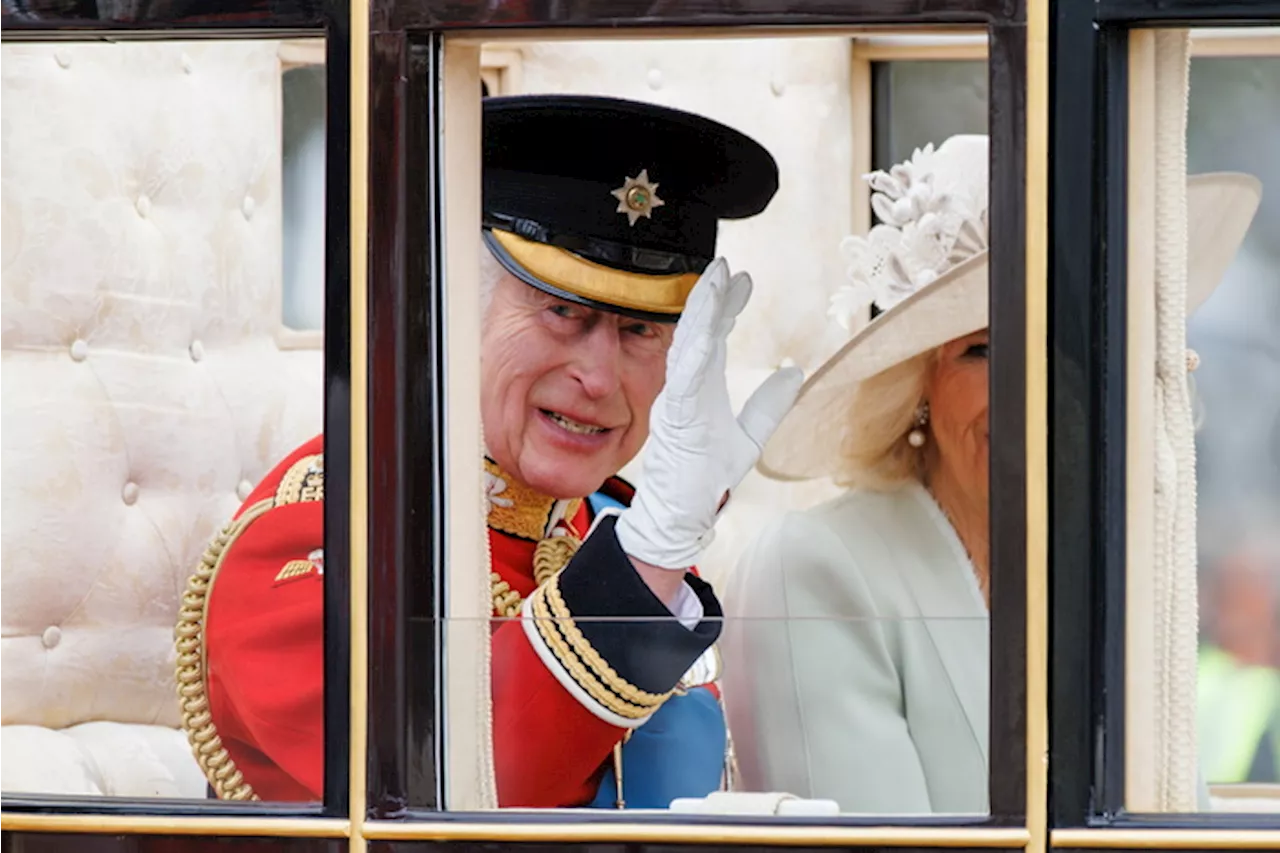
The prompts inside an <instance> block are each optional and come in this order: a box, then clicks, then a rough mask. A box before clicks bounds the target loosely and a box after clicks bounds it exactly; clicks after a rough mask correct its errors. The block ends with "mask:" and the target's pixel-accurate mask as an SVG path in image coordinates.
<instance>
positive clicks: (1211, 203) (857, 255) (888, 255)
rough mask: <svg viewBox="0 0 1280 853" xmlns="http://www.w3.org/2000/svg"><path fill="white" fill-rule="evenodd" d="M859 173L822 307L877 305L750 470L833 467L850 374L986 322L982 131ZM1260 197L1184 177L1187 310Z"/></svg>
mask: <svg viewBox="0 0 1280 853" xmlns="http://www.w3.org/2000/svg"><path fill="white" fill-rule="evenodd" d="M867 181H868V183H870V185H871V188H872V190H873V194H872V197H871V204H872V209H873V211H874V212H875V215H876V218H877V219H879V220H880V224H878V225H876V226H875V227H873V228H872V229H871V231H870V233H868V234H867V236H865V237H847V238H845V240H844V242H843V243H842V244H841V247H840V248H841V250H842V251H843V253H844V254H845V257H846V259H847V260H848V262H849V270H848V273H849V278H850V281H851V284H847V285H844V286H843V287H841V288H840V290H839V291H838V292H837V293H836V295H835V296H834V297H833V298H832V300H831V309H830V311H829V314H830V315H831V316H832V317H834V318H835V319H836V320H837V321H838V322H840V323H841V324H842V325H844V326H845V328H848V327H849V325H850V322H851V320H852V319H853V318H854V317H856V316H865V315H863V314H862V312H864V311H866V310H867V308H868V306H869V305H871V304H872V303H874V304H875V306H876V308H878V309H879V310H880V311H882V312H884V313H882V314H880V315H879V316H877V317H876V318H875V319H874V320H872V321H871V322H870V323H868V324H867V325H866V326H865V327H864V328H862V329H861V330H860V331H859V332H858V333H857V334H855V335H854V336H853V337H852V338H851V339H850V340H849V342H848V343H847V344H845V345H844V346H843V347H841V348H840V349H839V350H838V351H837V352H836V353H835V355H833V356H831V358H829V359H827V361H826V363H825V364H823V365H822V367H820V368H818V370H817V371H816V372H815V373H814V374H813V375H812V376H810V377H809V379H808V381H806V382H805V384H804V387H803V388H802V389H801V391H800V397H799V399H798V400H797V401H796V405H795V407H794V408H793V409H792V410H791V412H790V413H789V414H788V415H787V417H786V419H785V420H783V422H782V425H781V426H780V427H779V428H778V430H777V431H776V432H775V433H774V434H773V437H772V439H771V440H770V441H769V443H768V445H766V447H765V449H764V452H763V453H762V454H761V457H760V462H759V464H758V466H757V467H758V468H759V470H760V472H761V473H762V474H764V475H765V476H767V477H771V478H773V479H776V480H807V479H810V478H812V477H820V476H823V475H826V474H829V473H831V472H832V471H833V470H834V469H835V468H836V467H837V462H836V460H837V458H838V455H839V453H840V451H841V448H840V442H841V440H842V438H843V436H845V435H846V434H847V432H848V425H849V423H850V421H851V419H853V418H856V417H857V413H856V412H854V411H852V409H851V406H852V403H853V398H854V392H855V390H856V385H857V384H858V383H859V382H862V381H864V380H866V379H869V378H871V377H873V376H875V375H877V374H879V373H881V372H883V371H885V370H887V369H889V368H890V367H893V366H894V365H897V364H901V363H902V362H904V361H906V360H908V359H910V358H912V357H914V356H917V355H920V354H921V353H924V352H928V351H929V350H932V349H934V348H935V347H938V346H941V345H942V344H944V343H946V342H947V341H951V340H954V339H956V338H959V337H963V336H965V335H968V334H972V333H973V332H977V331H980V330H982V329H985V328H987V325H988V319H987V307H988V297H987V254H988V251H987V250H988V242H987V137H986V136H977V135H965V136H953V137H951V138H949V139H947V140H946V141H945V142H943V143H942V144H941V145H940V146H938V148H937V149H936V150H935V149H934V148H933V145H932V144H930V145H928V146H926V147H925V148H922V149H917V150H916V152H915V153H914V154H913V155H912V157H911V159H910V160H908V161H906V162H904V163H899V164H898V165H896V166H894V167H893V168H892V169H890V170H889V171H888V172H887V173H886V172H875V173H873V174H871V175H868V176H867ZM1261 198H1262V185H1261V183H1260V182H1259V181H1258V179H1257V178H1255V177H1253V176H1252V175H1245V174H1239V173H1226V172H1222V173H1213V174H1204V175H1193V176H1191V177H1190V178H1188V179H1187V218H1188V223H1187V235H1188V245H1187V313H1188V314H1190V313H1191V312H1193V311H1195V309H1196V308H1198V307H1200V305H1201V304H1202V303H1203V302H1204V301H1205V300H1206V299H1208V298H1209V295H1210V294H1211V293H1213V290H1214V288H1216V287H1217V286H1218V282H1219V281H1221V279H1222V276H1223V274H1224V273H1225V272H1226V270H1227V267H1228V266H1229V265H1230V263H1231V260H1232V258H1233V257H1235V254H1236V251H1237V250H1238V249H1239V248H1240V244H1241V242H1243V240H1244V236H1245V233H1246V232H1247V231H1248V230H1249V224H1250V223H1251V222H1252V221H1253V216H1254V213H1256V212H1257V209H1258V204H1259V202H1260V200H1261Z"/></svg>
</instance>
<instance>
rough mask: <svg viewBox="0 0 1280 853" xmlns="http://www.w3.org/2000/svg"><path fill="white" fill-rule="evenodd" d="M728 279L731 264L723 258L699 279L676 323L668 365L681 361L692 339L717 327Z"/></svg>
mask: <svg viewBox="0 0 1280 853" xmlns="http://www.w3.org/2000/svg"><path fill="white" fill-rule="evenodd" d="M728 278H729V264H728V263H727V262H726V261H725V259H724V258H716V259H715V260H714V261H712V262H711V263H710V264H709V265H708V266H707V268H706V270H704V271H703V273H702V275H701V276H700V277H699V278H698V283H697V284H695V285H694V286H693V290H692V291H691V292H690V293H689V298H688V299H687V300H686V301H685V305H684V310H683V311H681V312H680V320H679V321H678V322H677V323H676V331H675V335H674V336H673V337H672V339H671V351H670V353H669V355H668V364H672V363H674V362H678V361H679V359H680V355H681V353H682V352H683V351H684V350H685V349H686V348H687V347H688V344H689V339H690V338H692V337H696V336H697V335H698V334H700V333H701V332H702V330H710V329H714V328H715V322H716V320H717V318H718V317H719V313H720V308H719V303H720V302H722V301H723V299H722V296H723V293H724V290H725V288H726V286H727V284H728Z"/></svg>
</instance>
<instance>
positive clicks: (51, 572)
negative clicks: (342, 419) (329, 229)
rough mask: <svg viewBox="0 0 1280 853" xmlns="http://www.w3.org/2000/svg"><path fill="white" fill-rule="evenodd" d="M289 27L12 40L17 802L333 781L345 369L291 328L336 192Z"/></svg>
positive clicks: (203, 794) (10, 594)
mask: <svg viewBox="0 0 1280 853" xmlns="http://www.w3.org/2000/svg"><path fill="white" fill-rule="evenodd" d="M282 46H283V45H282V43H281V42H279V41H274V40H253V41H241V42H236V41H193V42H170V41H138V42H123V43H111V42H95V43H75V42H66V41H61V42H52V43H31V44H21V43H19V44H10V43H6V44H5V45H4V46H3V58H4V63H3V94H4V96H5V98H6V100H5V103H6V104H8V108H7V109H6V110H5V113H4V134H3V159H4V161H5V165H6V167H7V168H6V169H5V171H4V179H3V196H4V200H3V204H4V213H3V230H4V258H3V316H4V339H3V364H4V375H5V378H6V379H8V382H6V383H5V384H4V396H3V416H4V446H3V483H4V490H3V494H4V499H3V504H4V506H3V510H4V511H3V541H4V556H3V593H4V595H3V597H4V640H3V644H4V686H3V689H4V719H3V728H2V729H0V733H2V734H3V751H4V767H3V780H2V782H0V787H3V791H4V794H5V796H6V797H9V796H11V795H18V794H32V795H50V796H72V795H74V796H84V797H91V798H92V797H114V798H130V799H135V800H136V799H145V798H157V797H159V798H167V799H173V798H190V799H201V800H204V799H207V798H208V797H210V796H211V795H212V793H211V792H212V791H214V790H216V792H217V793H218V794H219V795H222V796H234V797H238V798H253V797H261V798H263V799H282V800H294V801H298V800H315V799H318V798H319V788H318V787H316V786H318V780H319V776H320V771H321V765H322V755H321V752H320V745H321V742H322V738H321V736H320V734H319V733H320V730H321V729H320V727H321V721H320V718H319V711H320V695H321V685H322V679H321V666H322V664H321V661H322V659H323V648H322V633H321V621H320V614H321V609H320V601H321V595H320V590H321V589H322V577H323V566H324V562H323V552H322V550H321V549H322V547H323V530H322V512H321V507H322V501H321V500H320V498H322V497H323V458H322V456H321V455H319V454H320V446H319V442H318V440H317V441H315V442H312V439H313V437H315V436H318V435H319V433H320V432H321V429H322V422H321V417H322V403H323V400H322V396H323V395H322V380H323V363H322V356H321V353H320V352H319V351H318V350H303V351H286V350H284V349H282V348H281V347H280V346H279V344H278V341H277V338H276V335H277V332H278V329H279V324H280V317H281V309H280V306H281V302H282V269H283V267H284V260H283V258H284V255H285V254H286V252H287V248H286V243H287V240H286V237H285V234H286V233H288V232H289V231H290V229H291V227H293V226H295V225H296V226H297V227H299V228H302V229H305V230H307V231H308V233H314V228H315V227H316V226H315V224H314V223H315V220H316V219H318V218H322V216H321V215H320V214H319V213H318V211H319V210H320V209H322V207H323V204H322V201H319V200H322V199H323V195H322V189H321V188H318V187H312V186H300V182H301V183H302V184H306V183H307V182H309V181H313V180H318V179H319V172H318V171H315V170H302V171H300V172H291V171H288V170H287V169H286V168H285V165H284V164H283V163H282V145H281V139H282V132H283V133H284V134H285V135H290V134H291V128H293V127H294V125H292V124H291V122H290V121H289V120H288V118H286V116H285V115H283V114H282V85H283V86H284V92H285V97H284V101H285V103H286V109H287V110H290V111H291V110H292V107H293V106H294V104H295V101H294V98H293V94H294V93H295V91H296V90H295V89H294V88H293V87H292V85H291V84H290V83H284V84H282V70H283V66H282V53H281V49H282ZM321 52H323V45H321ZM314 94H315V93H314V92H311V93H310V95H314ZM320 100H321V102H323V97H322V93H321V97H320ZM321 115H322V113H321ZM291 193H298V194H299V195H301V196H304V197H306V198H309V199H312V200H315V201H314V204H315V205H316V208H315V209H314V210H310V211H308V212H307V213H306V217H307V221H306V223H301V222H292V221H290V217H291V216H292V215H293V214H294V213H296V212H298V210H299V208H300V207H305V206H306V205H301V206H293V205H291V204H290V203H289V201H288V199H289V198H291ZM308 275H310V276H312V277H313V279H314V276H317V275H320V273H318V272H317V271H316V270H314V269H313V270H311V271H310V272H309V273H308ZM319 280H320V281H322V278H321V279H319ZM313 284H314V280H313ZM308 442H312V443H310V444H309V443H308ZM286 600H287V601H288V604H285V603H284V602H285V601H286ZM264 602H274V603H276V604H281V605H282V607H281V609H280V610H279V611H278V612H274V613H273V615H270V616H268V608H265V607H260V605H262V604H263V603H264ZM282 613H283V614H284V615H283V616H282V615H281V614H282ZM282 622H283V623H287V624H288V625H289V629H290V633H289V635H290V636H291V637H293V638H295V639H298V643H297V644H296V645H290V646H286V645H282V644H280V643H276V642H273V641H272V640H271V636H272V635H274V632H275V631H276V630H277V629H278V628H279V626H280V624H281V623H282ZM175 633H176V636H177V642H176V644H175ZM300 685H301V686H300ZM295 688H296V689H295ZM290 691H293V692H290ZM308 691H310V692H308ZM179 693H181V694H182V697H181V700H180V698H179ZM312 693H313V694H314V695H312ZM312 699H314V703H312V701H311V700H312ZM295 703H296V704H295ZM210 707H211V709H212V711H213V712H214V714H215V717H216V720H211V719H210V717H209V715H208V714H207V713H205V709H206V708H210ZM294 708H298V709H303V710H302V713H299V714H295V713H293V710H292V709H294ZM273 727H278V728H274V729H273ZM272 731H274V735H275V737H274V738H272V737H271V736H270V735H271V733H272ZM281 731H287V732H288V733H289V737H287V738H285V739H283V740H282V739H281V738H280V737H279V735H280V732H281ZM217 737H220V743H221V746H222V747H223V748H224V749H218V743H219V742H218V741H217V740H215V738H217ZM259 738H264V739H265V740H263V741H262V744H263V745H261V746H260V747H259V746H255V745H253V744H254V742H255V739H259ZM267 741H271V742H270V743H268V742H267ZM193 744H194V745H195V746H196V747H198V752H199V753H200V755H201V756H202V760H201V761H197V758H196V757H195V755H196V751H197V750H193ZM272 750H278V752H272ZM267 760H275V761H278V762H279V763H280V764H281V765H282V766H283V765H288V767H289V770H288V771H287V772H286V773H285V774H282V778H281V784H279V785H273V784H272V783H271V782H270V781H259V780H258V779H255V781H254V782H253V783H252V784H249V783H247V782H245V777H246V776H249V775H253V773H254V769H255V768H260V766H261V765H262V764H263V763H264V762H265V761H267ZM202 765H203V766H202ZM237 770H238V771H242V773H241V772H237ZM284 776H287V777H288V778H287V779H285V778H283V777H284Z"/></svg>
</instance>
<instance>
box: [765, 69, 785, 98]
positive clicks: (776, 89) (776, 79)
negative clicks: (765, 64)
mask: <svg viewBox="0 0 1280 853" xmlns="http://www.w3.org/2000/svg"><path fill="white" fill-rule="evenodd" d="M769 90H770V91H771V92H773V94H774V96H776V97H779V98H780V97H782V93H783V92H785V91H787V81H786V80H783V79H782V75H781V74H775V75H774V76H773V77H772V79H770V80H769Z"/></svg>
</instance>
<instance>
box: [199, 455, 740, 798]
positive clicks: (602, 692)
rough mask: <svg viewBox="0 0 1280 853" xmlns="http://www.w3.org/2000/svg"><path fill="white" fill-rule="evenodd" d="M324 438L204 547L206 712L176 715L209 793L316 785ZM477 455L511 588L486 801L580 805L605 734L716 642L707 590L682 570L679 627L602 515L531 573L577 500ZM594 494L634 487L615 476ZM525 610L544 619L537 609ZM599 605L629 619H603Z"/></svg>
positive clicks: (578, 515) (500, 625) (628, 720)
mask: <svg viewBox="0 0 1280 853" xmlns="http://www.w3.org/2000/svg"><path fill="white" fill-rule="evenodd" d="M321 453H322V437H316V438H314V439H312V440H311V441H309V442H308V443H307V444H305V445H303V446H302V447H300V448H298V449H297V450H296V451H294V453H292V454H291V455H290V456H289V457H288V458H287V459H285V460H284V461H283V462H281V463H280V464H279V465H277V466H276V467H275V469H273V470H272V471H271V472H270V473H269V474H268V475H267V476H266V477H265V478H264V479H263V481H262V483H260V484H259V485H258V487H257V488H256V489H255V490H254V492H253V493H252V494H251V495H250V496H249V498H248V499H247V500H246V501H245V503H244V505H243V506H242V507H241V509H240V511H239V512H238V513H237V515H236V520H235V521H234V522H233V523H232V524H231V525H230V526H229V528H228V530H227V531H225V538H226V539H227V542H226V545H225V548H224V549H223V551H222V552H221V554H220V559H216V560H214V561H212V563H213V571H212V579H211V580H210V582H209V584H208V593H207V597H206V600H205V603H204V609H203V622H202V626H201V627H202V630H203V645H202V648H201V651H202V663H203V667H204V678H203V684H204V687H205V690H206V692H207V699H208V708H209V717H210V720H209V722H208V724H206V725H204V726H202V725H201V723H202V722H203V720H202V718H201V715H200V714H199V713H188V714H186V715H184V723H185V724H186V726H187V728H188V731H189V734H190V736H191V737H192V738H193V740H200V739H201V738H203V741H207V740H208V739H209V736H211V735H212V734H214V733H216V735H217V737H219V738H220V739H221V743H222V746H223V747H224V748H225V750H226V758H227V759H228V760H226V761H217V760H215V761H213V762H212V765H213V766H206V767H205V770H206V774H207V775H209V776H210V777H211V779H213V780H214V786H215V790H216V791H217V793H218V795H219V796H222V797H238V798H243V797H248V796H255V797H258V798H261V799H263V800H283V801H298V800H318V799H320V798H321V796H322V791H323V772H324V767H323V761H324V749H323V743H324V724H323V711H324V703H323V692H324V681H323V678H324V666H323V660H324V657H323V637H324V631H323V594H322V593H323V575H324V560H323V552H322V550H321V549H322V548H323V530H324V525H323V488H322V485H321V484H322V478H323V456H322V455H321ZM488 467H489V470H490V477H491V479H490V482H491V489H490V494H491V511H490V518H489V521H490V532H489V536H490V545H491V550H492V569H493V571H494V572H495V573H496V574H497V575H498V576H499V578H500V579H501V580H502V581H503V582H505V584H506V587H509V588H510V589H511V590H514V591H515V592H516V593H518V594H519V596H520V598H521V599H522V605H521V613H522V614H523V615H524V618H506V619H498V620H495V623H494V624H495V629H494V633H493V655H492V671H491V677H492V688H493V716H494V723H493V725H494V731H493V737H494V753H495V769H496V775H497V788H498V799H499V805H501V806H534V807H552V806H576V805H583V804H586V803H588V802H590V801H591V798H592V797H593V796H594V794H595V792H596V787H597V784H598V782H599V778H600V774H601V773H602V772H603V770H604V769H605V767H606V765H607V763H608V761H609V759H610V757H611V755H612V751H613V747H614V745H615V744H616V743H618V742H619V741H620V740H622V738H623V737H624V735H625V734H626V732H627V729H629V728H634V727H636V726H639V725H642V724H643V722H644V721H645V720H646V719H648V716H649V715H650V714H652V713H653V711H654V710H656V709H657V707H658V706H660V705H661V702H662V701H663V700H664V699H665V694H669V693H670V691H671V690H672V688H674V687H675V685H676V683H677V682H678V681H679V679H680V677H681V676H682V675H683V674H684V673H685V671H686V670H687V669H688V668H689V666H690V665H692V664H693V662H694V661H695V660H696V659H697V658H698V656H700V655H701V654H702V652H703V651H705V650H706V649H707V648H709V647H710V646H711V644H712V643H714V641H715V639H716V637H717V636H718V634H719V618H718V617H720V615H721V613H720V608H719V603H718V602H717V601H716V599H715V596H714V595H713V594H712V593H711V591H710V587H709V586H707V585H706V584H705V583H703V582H702V581H700V580H698V579H697V578H696V577H694V576H693V575H687V576H686V581H687V583H688V584H689V586H690V587H691V589H692V590H693V592H694V593H695V594H696V595H697V597H698V599H699V600H700V601H701V603H702V607H703V611H704V614H705V616H706V618H705V619H704V620H703V621H702V622H701V623H699V624H698V625H697V626H696V628H693V629H689V628H686V627H684V626H682V625H679V624H676V623H674V621H673V620H672V618H671V615H670V613H669V612H668V611H667V610H666V609H665V608H664V607H663V606H662V604H661V602H659V601H658V600H657V598H656V597H654V596H653V595H652V593H651V592H649V591H648V588H647V586H645V584H644V582H643V581H642V580H641V579H640V578H639V575H638V574H637V573H636V572H635V570H634V569H633V568H632V567H631V564H630V561H629V560H628V558H627V557H626V555H625V554H624V553H623V552H622V550H621V548H620V546H618V544H617V540H616V537H614V536H613V533H612V519H611V518H606V519H602V520H601V523H600V524H599V527H600V528H601V529H599V530H597V531H596V532H595V533H593V535H592V536H591V537H590V538H588V539H587V540H586V542H584V543H583V544H582V545H581V547H580V548H578V550H577V553H576V554H575V555H574V556H573V559H572V560H570V561H569V563H568V565H567V566H565V567H564V570H563V572H560V573H559V574H558V575H556V576H555V579H554V582H547V583H544V584H542V586H540V587H539V586H538V585H537V584H536V582H535V578H534V575H535V572H534V562H535V552H536V551H537V549H538V540H539V539H542V538H546V535H547V534H568V535H570V536H572V537H573V538H574V540H577V539H580V538H582V537H583V536H584V535H585V534H586V532H587V528H588V527H589V525H590V521H591V518H590V511H589V508H588V506H587V505H586V502H585V501H582V500H575V501H554V500H552V499H550V498H546V497H545V496H541V495H537V494H536V493H533V492H532V491H531V490H528V489H523V488H522V487H521V486H520V485H519V484H517V483H515V482H514V481H509V480H508V478H506V477H504V476H503V475H502V474H501V472H500V471H498V470H497V468H496V466H493V465H492V463H489V465H488ZM317 472H318V474H317ZM495 481H496V483H500V484H501V485H500V487H498V489H497V490H496V491H495V489H494V488H493V486H494V484H495ZM605 491H606V492H608V493H610V494H611V496H612V497H614V498H615V499H617V500H619V501H621V502H623V503H626V502H627V501H629V500H630V496H631V493H630V489H629V487H627V486H626V485H625V484H624V483H622V481H620V480H611V481H610V483H609V484H608V485H607V486H606V489H605ZM219 541H220V540H219V539H217V538H215V542H214V546H217V544H218V542H219ZM214 546H211V547H214ZM498 589H505V587H499V588H498ZM495 598H497V596H495ZM508 600H509V599H508ZM187 612H188V611H187V610H185V609H184V613H187ZM194 612H199V608H197V610H196V611H194ZM538 614H542V616H543V617H544V618H533V617H534V616H537V615H538ZM584 616H585V617H591V618H590V619H588V620H585V621H584V620H581V617H584ZM611 616H612V617H625V618H623V619H620V620H619V621H616V622H610V621H608V618H609V617H611ZM637 617H640V618H637ZM182 634H183V625H182V623H180V624H179V635H180V636H182ZM179 645H180V652H181V651H182V646H181V641H180V644H179ZM179 680H180V681H182V680H183V676H182V674H181V672H180V675H179ZM188 680H189V681H190V680H192V679H191V678H188ZM197 680H198V679H197ZM191 701H192V700H188V703H189V704H190V703H191ZM191 707H193V708H196V709H197V710H198V708H199V703H198V702H195V704H194V705H191ZM211 730H212V731H211ZM202 731H203V734H202V733H201V732H202ZM203 741H202V742H203ZM198 754H199V753H198ZM206 763H209V762H208V761H207V759H206ZM241 776H242V777H243V784H237V783H238V782H239V780H240V779H241Z"/></svg>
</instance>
